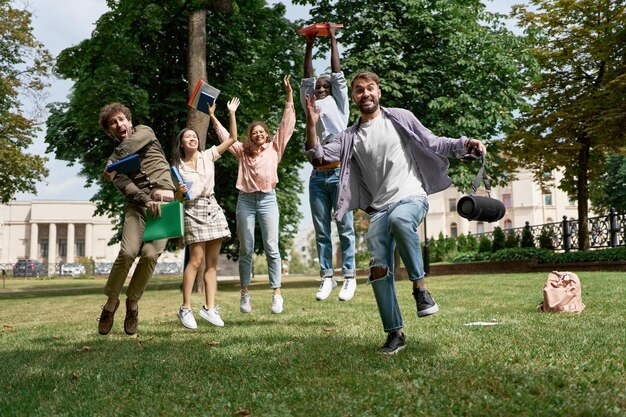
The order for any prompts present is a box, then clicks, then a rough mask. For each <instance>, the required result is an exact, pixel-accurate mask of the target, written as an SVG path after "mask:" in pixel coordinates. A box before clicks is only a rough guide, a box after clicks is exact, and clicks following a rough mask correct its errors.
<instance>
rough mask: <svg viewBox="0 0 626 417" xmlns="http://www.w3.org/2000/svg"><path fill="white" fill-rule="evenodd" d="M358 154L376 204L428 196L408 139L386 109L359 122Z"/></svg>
mask: <svg viewBox="0 0 626 417" xmlns="http://www.w3.org/2000/svg"><path fill="white" fill-rule="evenodd" d="M354 157H355V158H356V162H357V163H358V164H359V167H360V168H361V173H362V175H363V180H364V181H365V186H366V187H367V189H368V191H369V192H370V194H371V195H372V204H371V206H372V208H374V209H376V210H382V209H385V208H386V207H388V206H389V205H391V204H393V203H395V202H397V201H400V200H402V199H404V198H406V197H410V196H416V195H423V196H426V192H425V191H424V188H423V187H422V178H421V176H420V174H419V171H418V169H417V167H416V165H415V161H413V158H412V157H411V153H410V151H409V149H408V147H407V143H406V139H405V138H403V137H401V136H400V134H399V133H398V131H397V130H396V129H395V127H394V126H393V123H392V122H391V120H390V119H389V118H387V116H385V114H384V113H381V114H380V116H378V117H376V118H375V119H373V120H370V121H369V122H367V123H361V124H360V125H359V129H358V130H357V132H356V136H355V140H354Z"/></svg>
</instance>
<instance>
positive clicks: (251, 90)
mask: <svg viewBox="0 0 626 417" xmlns="http://www.w3.org/2000/svg"><path fill="white" fill-rule="evenodd" d="M201 3H202V4H201ZM204 3H207V2H189V1H183V0H177V1H172V0H159V1H155V0H132V1H131V0H120V1H115V2H113V1H110V2H109V7H110V8H111V11H109V12H107V13H105V14H104V15H102V16H101V17H100V19H99V20H98V22H97V24H96V29H95V30H94V32H93V33H92V36H91V38H90V39H87V40H85V41H83V42H81V43H80V44H78V45H76V46H74V47H71V48H67V49H65V50H64V51H62V52H61V54H60V55H59V58H58V63H57V67H56V71H57V73H58V74H59V76H61V77H62V78H66V79H71V80H73V81H74V82H75V84H74V89H73V91H72V94H71V96H70V99H69V102H67V103H55V104H53V105H51V109H50V110H51V116H50V118H49V119H48V122H47V126H48V130H47V135H46V142H47V143H48V148H49V150H51V151H53V152H54V153H55V154H56V156H57V158H59V159H62V160H66V161H71V162H79V163H81V165H82V166H83V168H82V171H81V173H82V174H83V175H85V176H86V177H87V182H88V184H93V183H95V184H97V185H98V187H99V190H98V192H97V193H96V195H95V196H94V198H93V200H94V201H95V202H96V204H97V207H98V213H108V214H112V215H116V214H118V213H120V212H121V208H122V199H121V196H120V195H119V193H117V192H116V191H115V189H114V187H113V186H112V184H110V183H109V182H107V181H105V180H104V179H103V178H102V170H103V168H104V163H105V158H106V157H107V156H108V155H109V154H110V153H111V151H112V150H113V148H114V146H115V143H113V142H112V141H111V139H109V138H108V137H106V136H105V135H104V134H103V133H102V132H101V131H100V130H99V128H98V112H99V109H100V108H101V107H102V106H103V105H104V104H106V103H109V102H112V101H120V102H122V103H125V104H126V105H127V106H129V108H130V109H131V111H132V112H133V123H134V124H145V125H149V126H150V127H152V128H153V129H154V131H155V132H156V134H157V137H158V138H159V140H160V141H161V143H162V144H163V148H164V149H165V151H166V155H167V156H168V157H169V155H170V153H171V148H172V146H173V144H174V142H175V136H176V134H177V133H178V132H179V131H180V129H181V128H183V127H185V125H186V118H187V105H186V103H187V99H188V89H187V83H188V80H187V58H186V52H187V39H188V35H187V32H188V16H189V13H190V12H191V11H192V10H195V9H196V8H198V7H200V8H206V7H207V4H204ZM284 12H285V7H284V5H282V4H277V5H275V6H272V7H268V6H267V5H266V2H265V1H263V0H242V1H238V2H236V3H235V4H234V8H233V11H232V13H222V12H220V11H215V10H213V9H211V8H208V9H207V19H206V20H207V51H206V55H207V57H206V59H207V63H208V64H207V74H208V81H209V82H210V83H211V84H212V85H215V86H218V87H219V89H220V90H221V94H220V97H219V99H218V108H217V111H216V115H217V116H218V118H220V119H221V120H222V121H223V122H227V120H228V119H227V111H226V110H225V103H226V101H227V100H228V99H230V98H231V97H233V96H238V97H239V98H240V99H241V102H242V104H241V106H240V108H239V110H238V111H237V120H238V130H239V132H241V133H242V135H243V133H244V132H246V126H247V123H248V122H250V121H252V120H263V121H266V122H267V123H268V125H269V126H270V128H271V129H275V128H276V127H277V125H278V123H279V122H280V118H281V116H282V112H283V108H284V106H283V102H284V97H285V95H284V88H283V87H282V77H283V75H284V74H287V73H295V72H296V69H298V70H299V68H300V67H301V66H302V52H301V51H302V49H303V44H304V42H303V39H302V37H299V36H298V35H297V32H296V29H297V28H296V26H295V25H294V24H292V23H290V22H289V21H288V20H286V19H285V18H284ZM225 125H227V123H226V124H225ZM299 136H300V134H299V132H298V130H296V132H295V133H294V136H293V139H292V142H291V143H290V144H289V146H288V148H287V151H286V153H285V155H284V157H283V160H282V162H281V164H280V167H279V173H278V177H279V179H280V182H279V184H278V187H277V195H278V204H279V207H280V212H281V222H280V227H281V246H283V245H284V243H285V242H287V241H288V240H289V239H290V238H291V236H292V235H293V233H294V231H295V229H296V227H297V225H298V223H299V220H300V218H301V214H300V213H299V212H298V208H297V207H298V199H297V198H294V196H296V195H298V194H299V193H300V192H301V191H302V185H301V183H300V181H299V179H298V168H299V167H300V166H301V164H302V162H303V159H304V158H303V154H302V151H301V148H300V146H299V143H298V142H299V140H298V138H299ZM216 143H218V140H217V138H216V136H215V134H214V132H213V129H212V128H210V129H209V137H208V138H207V146H211V145H213V144H216ZM216 165H217V166H216V184H215V190H216V197H217V200H218V201H219V202H220V204H221V205H222V207H223V208H224V209H225V210H226V216H227V218H228V221H229V225H230V228H231V231H232V232H233V233H234V231H235V230H236V226H235V208H236V201H237V194H238V191H237V190H236V189H235V182H236V177H237V160H236V159H235V158H234V157H233V156H232V155H230V154H225V155H224V156H223V157H222V158H220V159H219V160H218V161H217V163H216ZM257 233H258V231H257ZM260 248H261V239H257V250H258V251H259V250H260ZM223 249H224V250H225V252H226V253H228V254H230V255H233V256H235V257H236V254H237V249H238V241H237V239H236V238H233V239H231V240H230V241H229V242H228V243H226V244H225V245H224V247H223ZM282 249H283V252H284V247H283V248H282Z"/></svg>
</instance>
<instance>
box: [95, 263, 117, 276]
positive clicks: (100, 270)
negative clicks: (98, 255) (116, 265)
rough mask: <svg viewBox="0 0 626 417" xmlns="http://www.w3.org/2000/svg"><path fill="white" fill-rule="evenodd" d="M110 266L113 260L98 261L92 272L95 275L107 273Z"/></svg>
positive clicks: (109, 271)
mask: <svg viewBox="0 0 626 417" xmlns="http://www.w3.org/2000/svg"><path fill="white" fill-rule="evenodd" d="M112 267H113V262H100V263H98V264H96V267H95V268H94V270H93V274H94V275H96V276H100V275H109V274H110V273H111V268H112Z"/></svg>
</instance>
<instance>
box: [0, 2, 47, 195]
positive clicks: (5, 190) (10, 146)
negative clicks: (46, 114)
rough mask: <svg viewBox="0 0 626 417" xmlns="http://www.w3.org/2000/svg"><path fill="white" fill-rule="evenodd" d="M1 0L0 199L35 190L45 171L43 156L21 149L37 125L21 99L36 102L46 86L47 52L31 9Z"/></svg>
mask: <svg viewBox="0 0 626 417" xmlns="http://www.w3.org/2000/svg"><path fill="white" fill-rule="evenodd" d="M10 3H11V2H10V1H9V0H0V161H2V163H1V164H0V203H8V202H9V201H10V200H11V199H12V198H13V196H14V195H15V194H16V193H17V192H36V187H35V186H36V183H37V181H42V180H43V179H44V178H45V177H46V176H47V175H48V169H47V168H46V167H45V163H46V161H47V160H48V159H47V158H45V157H42V156H38V155H32V154H29V153H27V152H26V149H27V148H28V147H29V146H30V145H31V144H32V143H33V137H34V136H35V134H36V133H37V131H39V130H40V128H39V126H38V121H37V116H36V115H34V116H33V117H29V116H26V115H25V114H24V111H23V106H22V103H21V102H20V98H23V97H29V98H31V99H33V100H34V101H35V102H36V101H37V99H38V98H39V97H40V96H39V95H40V92H41V91H42V90H43V88H44V87H45V86H46V85H47V84H46V77H47V76H48V75H49V73H50V66H51V64H52V57H51V56H50V54H49V53H48V51H47V50H46V49H44V47H43V44H42V43H41V42H39V41H38V40H37V39H35V37H34V36H33V34H32V27H31V13H30V12H29V11H27V10H22V9H17V8H13V7H12V6H11V4H10Z"/></svg>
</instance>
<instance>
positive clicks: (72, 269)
mask: <svg viewBox="0 0 626 417" xmlns="http://www.w3.org/2000/svg"><path fill="white" fill-rule="evenodd" d="M79 275H85V265H83V264H76V263H68V264H63V265H61V276H62V277H77V276H79Z"/></svg>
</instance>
